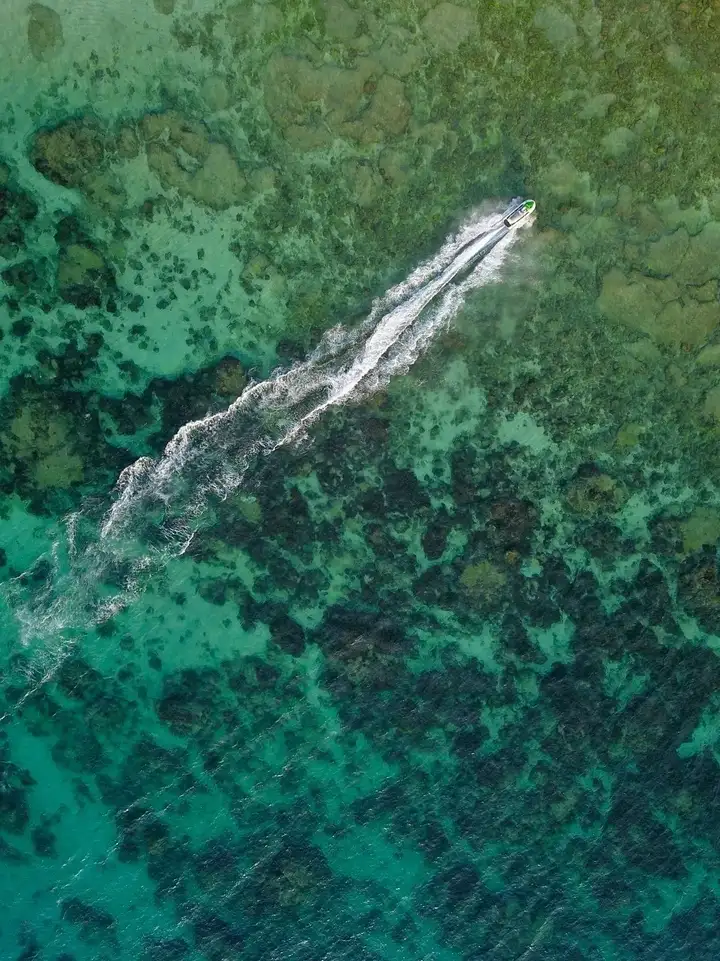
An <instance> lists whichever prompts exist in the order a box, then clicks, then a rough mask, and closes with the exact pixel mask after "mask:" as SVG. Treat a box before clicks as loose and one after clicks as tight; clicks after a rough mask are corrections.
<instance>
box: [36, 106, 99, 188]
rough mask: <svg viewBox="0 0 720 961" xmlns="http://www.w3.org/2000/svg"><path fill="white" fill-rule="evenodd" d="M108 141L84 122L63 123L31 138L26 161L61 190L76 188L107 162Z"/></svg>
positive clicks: (82, 120) (95, 127) (93, 127)
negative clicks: (30, 146) (61, 188)
mask: <svg viewBox="0 0 720 961" xmlns="http://www.w3.org/2000/svg"><path fill="white" fill-rule="evenodd" d="M109 147H110V142H109V138H108V137H107V135H106V134H105V133H104V131H103V130H102V129H101V128H100V127H99V125H98V124H96V123H94V122H93V121H91V120H88V119H76V118H73V119H71V120H66V121H65V122H64V123H61V124H60V125H59V126H57V127H54V128H53V129H51V130H41V131H40V132H39V133H38V134H36V136H35V141H34V143H33V146H32V149H31V151H30V160H31V162H32V164H33V166H34V167H35V169H36V170H37V171H38V172H39V173H41V174H42V175H43V176H44V177H47V178H48V180H52V182H53V183H56V184H59V185H60V186H61V187H80V186H81V185H82V184H83V181H84V180H85V179H86V178H87V177H88V176H89V175H90V174H91V173H93V172H95V171H97V170H99V169H101V168H103V167H104V166H105V165H106V163H107V160H108V151H109Z"/></svg>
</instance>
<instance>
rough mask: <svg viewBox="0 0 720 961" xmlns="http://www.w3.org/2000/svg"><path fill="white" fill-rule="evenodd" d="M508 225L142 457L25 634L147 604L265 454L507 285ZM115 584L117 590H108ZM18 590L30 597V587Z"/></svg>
mask: <svg viewBox="0 0 720 961" xmlns="http://www.w3.org/2000/svg"><path fill="white" fill-rule="evenodd" d="M502 216H503V215H500V216H499V215H498V214H497V213H495V214H492V215H490V216H479V217H476V218H475V219H473V220H472V221H470V222H469V223H468V224H467V225H466V226H465V227H464V228H463V229H462V230H460V232H459V233H458V234H457V235H456V236H454V237H451V238H449V239H448V240H447V241H446V243H445V244H444V245H443V246H442V248H441V249H440V251H439V252H438V253H437V254H436V256H435V257H433V258H432V260H430V261H428V262H427V263H425V264H423V265H422V266H421V267H419V268H418V269H417V270H415V271H414V272H413V273H412V274H411V275H410V276H409V277H408V278H407V279H406V280H405V281H404V282H403V283H401V284H399V285H397V286H396V287H394V288H392V289H391V290H389V291H388V292H387V293H386V294H385V296H384V297H382V298H381V299H379V300H377V301H376V302H375V303H374V305H373V308H372V311H371V313H370V316H369V317H368V318H367V319H366V321H365V322H363V323H362V324H361V325H359V327H357V328H354V329H345V328H342V327H337V328H334V329H333V330H331V331H330V332H329V333H328V334H326V335H325V337H323V339H322V341H321V343H320V345H319V346H318V347H317V349H316V350H315V351H314V352H313V353H312V354H311V356H310V357H309V358H308V359H307V360H305V361H304V362H302V363H298V364H296V365H295V366H294V367H292V368H290V369H289V370H286V371H280V372H278V373H276V374H274V375H273V376H271V377H270V378H269V379H268V380H266V381H262V382H259V383H255V384H252V385H250V386H249V387H248V388H247V389H246V390H245V391H244V392H243V393H242V394H241V395H240V397H238V398H237V400H236V401H234V403H232V404H231V405H230V406H229V407H228V408H227V410H224V411H222V412H221V413H218V414H213V415H210V416H208V417H205V418H203V419H202V420H198V421H191V422H190V423H188V424H185V425H184V426H183V427H181V428H180V430H179V431H178V432H177V434H176V435H175V436H174V437H173V438H172V440H171V441H170V442H169V443H168V445H167V446H166V448H165V451H164V452H163V455H162V456H161V457H160V458H159V459H157V460H153V459H151V458H148V457H143V458H140V459H139V460H138V461H136V462H135V463H134V464H132V465H131V466H130V467H128V468H126V469H125V470H124V471H123V472H122V474H121V475H120V477H119V479H118V484H117V497H116V500H115V502H114V504H113V505H112V506H111V507H110V509H109V510H108V511H107V513H106V514H105V516H104V517H103V519H102V521H101V522H100V525H99V527H94V529H93V531H91V534H90V537H89V539H88V542H87V543H86V544H85V546H81V545H80V544H79V543H78V542H79V536H78V530H79V526H80V520H81V519H82V517H83V515H82V513H80V514H74V515H72V516H71V517H70V518H69V519H68V521H67V534H66V542H67V547H66V554H67V557H68V560H69V563H68V564H66V565H65V572H64V573H61V570H60V565H58V564H55V572H54V574H53V576H52V577H51V578H50V579H49V582H46V586H45V588H44V589H43V590H42V591H41V592H39V593H36V594H35V596H34V597H33V599H32V601H31V603H30V604H28V603H26V602H24V600H23V601H21V602H20V603H19V604H17V603H16V604H14V605H13V606H14V608H15V613H16V615H17V616H18V618H19V620H20V622H21V624H22V625H23V627H24V633H25V634H27V633H28V632H29V633H31V634H38V633H42V634H44V635H46V636H47V634H48V633H49V632H58V631H61V630H63V629H66V628H68V627H71V626H87V625H88V622H92V623H97V622H99V621H102V620H105V619H107V618H108V617H110V616H112V614H113V613H115V612H116V611H117V610H119V609H120V608H122V607H123V606H125V605H126V604H127V603H129V602H130V600H132V599H133V597H135V596H136V595H137V593H138V592H139V591H140V590H141V585H142V580H143V576H144V575H146V574H147V572H148V571H150V570H152V569H153V568H154V565H155V564H156V563H157V562H158V561H162V560H163V559H164V558H167V557H168V556H177V555H178V554H182V553H183V552H184V551H185V550H186V549H187V547H188V545H189V543H190V542H191V540H192V538H193V536H194V534H195V532H196V531H197V530H198V529H199V528H200V527H202V526H203V524H204V522H206V521H208V520H209V519H211V517H212V508H213V502H214V501H217V499H224V498H226V497H228V496H229V495H230V494H231V493H232V492H233V491H235V490H236V489H237V488H238V487H239V486H240V485H241V484H242V483H243V481H244V478H245V476H246V474H247V472H248V470H249V468H250V467H251V465H252V463H253V461H254V460H255V459H256V458H257V457H258V456H260V455H267V454H269V453H271V452H272V451H274V450H277V449H278V448H279V447H281V446H283V445H286V444H290V443H293V442H295V441H297V440H299V439H301V438H302V437H304V436H305V434H306V431H307V429H308V427H309V426H310V425H311V424H312V423H314V422H315V421H316V420H317V418H318V417H320V416H321V414H322V413H323V412H324V411H326V410H327V409H328V408H329V407H333V406H335V405H338V404H343V403H346V402H347V401H349V400H350V399H351V398H357V397H360V396H363V395H365V394H367V393H369V392H373V391H376V390H378V389H380V388H381V387H383V386H384V385H385V384H387V383H388V381H389V380H390V378H391V377H392V376H393V375H395V374H398V373H400V372H402V371H405V370H407V369H408V368H409V367H410V366H411V365H412V364H413V363H414V362H415V360H416V359H417V357H418V356H419V355H420V353H421V352H422V351H423V350H424V349H425V348H426V346H427V344H428V343H429V342H430V341H431V340H432V338H433V336H434V334H435V333H436V332H437V330H438V329H439V328H441V327H442V326H444V325H445V324H447V322H448V321H449V319H450V318H452V317H453V316H454V315H455V314H456V313H457V311H458V310H459V308H460V306H461V305H462V302H463V300H464V297H465V294H466V293H467V291H468V290H471V289H473V288H476V287H479V286H482V285H483V284H486V283H488V282H490V281H492V280H493V279H494V278H495V277H496V276H497V273H498V271H499V269H500V267H501V266H502V263H503V261H504V260H505V259H506V257H507V255H508V253H509V251H510V248H511V246H512V243H513V241H514V239H515V238H516V236H517V232H516V231H515V230H512V231H508V228H507V227H505V226H504V225H503V223H502ZM478 259H479V260H480V263H479V265H478V266H477V267H476V268H475V269H474V270H473V271H472V272H470V273H469V274H468V275H467V276H466V277H465V278H464V279H463V280H461V281H459V278H460V276H461V275H463V273H465V272H467V271H469V270H470V267H471V265H472V264H473V263H474V262H475V261H476V260H478ZM208 515H209V516H208ZM118 581H119V585H118ZM108 583H111V584H112V585H113V587H114V588H117V589H115V590H110V591H108V589H107V584H108ZM16 586H17V587H18V591H19V592H20V593H22V590H23V589H24V583H23V582H22V578H18V579H16ZM10 594H11V595H12V590H11V591H10ZM11 603H12V596H11Z"/></svg>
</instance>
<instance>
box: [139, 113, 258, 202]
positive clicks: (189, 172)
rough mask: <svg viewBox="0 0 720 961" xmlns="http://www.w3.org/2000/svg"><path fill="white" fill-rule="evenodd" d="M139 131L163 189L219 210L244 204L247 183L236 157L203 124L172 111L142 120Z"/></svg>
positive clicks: (152, 168) (149, 160) (149, 161)
mask: <svg viewBox="0 0 720 961" xmlns="http://www.w3.org/2000/svg"><path fill="white" fill-rule="evenodd" d="M140 131H141V136H142V139H143V141H144V144H145V148H146V151H147V159H148V165H149V166H150V169H151V170H152V171H153V172H154V173H155V174H157V176H158V178H159V179H160V182H161V183H162V185H163V187H169V188H174V189H175V190H177V191H178V193H179V194H181V195H183V196H188V197H192V198H193V199H194V200H197V201H198V202H199V203H201V204H204V205H206V206H208V207H214V208H216V209H218V210H224V209H226V208H227V207H231V206H233V205H234V204H237V203H239V202H240V201H241V200H242V198H243V196H244V193H245V186H246V183H245V178H244V177H243V175H242V173H241V172H240V168H239V167H238V164H237V161H236V159H235V157H234V156H233V155H232V153H231V152H230V149H229V148H228V147H227V146H226V145H225V144H223V143H217V142H215V141H212V140H211V139H210V134H209V131H208V130H207V129H206V128H205V126H204V125H203V124H201V123H198V122H196V121H192V120H188V119H187V118H185V117H183V116H182V114H180V113H178V112H177V111H175V110H169V111H167V112H166V113H161V114H148V115H146V116H145V117H143V119H142V122H141V125H140Z"/></svg>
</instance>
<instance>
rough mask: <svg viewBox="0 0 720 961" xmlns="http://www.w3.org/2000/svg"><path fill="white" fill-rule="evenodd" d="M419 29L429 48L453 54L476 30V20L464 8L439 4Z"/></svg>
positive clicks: (470, 12) (473, 15) (471, 13)
mask: <svg viewBox="0 0 720 961" xmlns="http://www.w3.org/2000/svg"><path fill="white" fill-rule="evenodd" d="M421 27H422V31H423V33H424V34H425V36H426V37H427V40H428V42H429V43H430V45H431V46H433V47H435V49H436V50H439V51H443V52H450V53H453V52H454V51H455V50H457V48H458V47H459V46H460V44H461V43H463V41H465V40H467V39H468V37H470V36H471V35H472V34H473V33H474V32H475V31H476V30H477V19H476V17H475V14H474V13H473V12H472V11H470V10H468V9H466V8H465V7H458V6H456V4H454V3H440V4H438V6H437V7H433V9H432V10H431V11H430V12H429V13H428V14H427V15H426V16H425V19H424V20H423V21H422V24H421Z"/></svg>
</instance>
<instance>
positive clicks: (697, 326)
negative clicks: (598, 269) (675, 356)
mask: <svg viewBox="0 0 720 961" xmlns="http://www.w3.org/2000/svg"><path fill="white" fill-rule="evenodd" d="M658 263H660V261H658ZM597 307H598V310H599V311H600V312H601V313H602V314H604V315H605V316H606V317H607V318H608V319H609V320H611V321H613V322H614V323H617V324H622V325H623V326H625V327H630V328H632V329H634V330H640V331H643V332H644V333H646V334H649V335H650V337H652V338H653V339H654V340H656V341H658V342H660V343H664V344H672V345H675V346H680V345H682V344H701V343H702V342H703V341H704V340H706V339H707V337H708V336H709V335H710V334H711V333H712V331H713V330H714V329H715V327H716V326H717V325H718V323H719V322H720V305H718V304H716V303H710V302H706V303H697V302H696V301H695V300H693V299H692V298H691V297H690V296H688V295H687V294H682V292H681V291H680V289H679V288H678V286H677V284H676V283H675V281H674V280H658V279H656V278H652V277H646V276H645V275H644V274H641V273H639V272H638V271H632V272H631V273H630V274H629V275H626V274H624V273H623V272H622V271H621V270H618V269H617V268H613V269H612V270H610V271H609V272H608V273H607V274H606V275H605V277H604V278H603V284H602V289H601V291H600V296H599V297H598V299H597Z"/></svg>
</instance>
